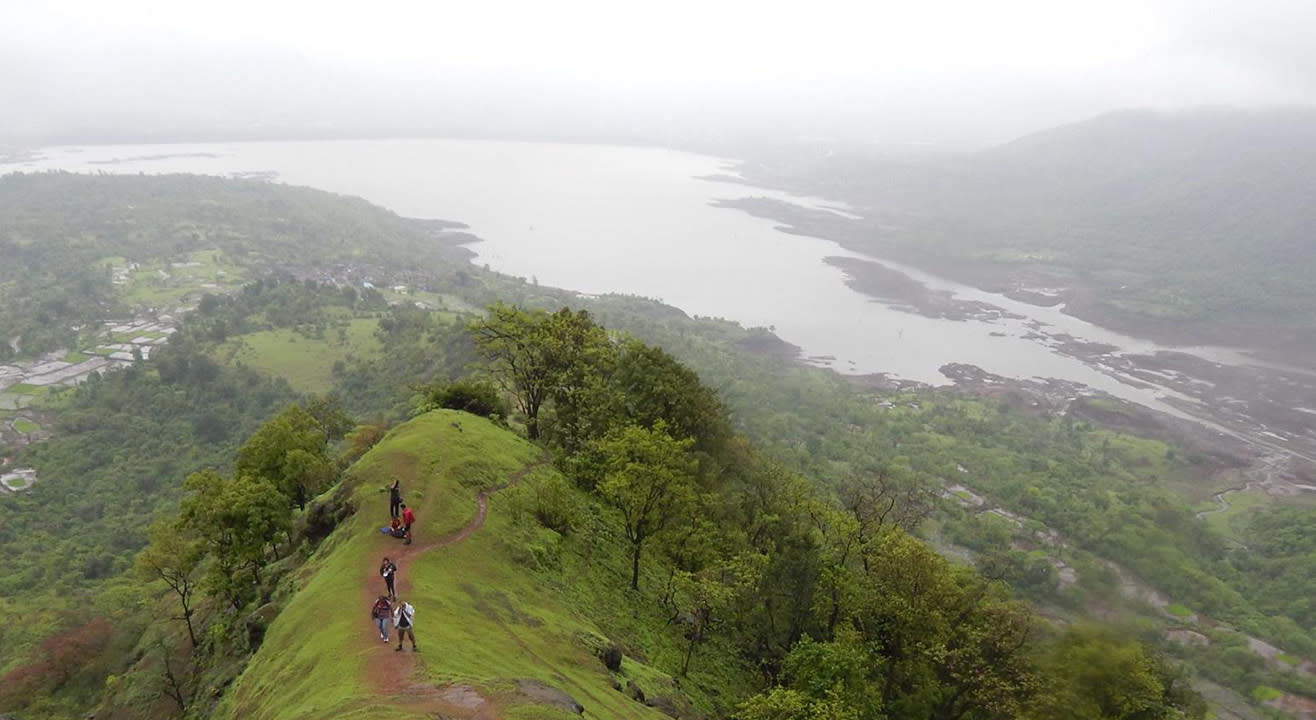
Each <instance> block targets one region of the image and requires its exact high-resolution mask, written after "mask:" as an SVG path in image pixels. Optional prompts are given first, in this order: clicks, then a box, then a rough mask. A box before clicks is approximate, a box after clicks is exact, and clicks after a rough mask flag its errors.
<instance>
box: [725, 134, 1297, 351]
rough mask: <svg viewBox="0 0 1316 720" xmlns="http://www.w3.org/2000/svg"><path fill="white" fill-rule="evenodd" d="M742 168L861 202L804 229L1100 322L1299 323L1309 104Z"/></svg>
mask: <svg viewBox="0 0 1316 720" xmlns="http://www.w3.org/2000/svg"><path fill="white" fill-rule="evenodd" d="M747 170H748V174H749V176H750V177H752V178H756V179H759V180H764V181H768V182H773V183H780V184H784V185H788V186H792V187H795V188H798V189H803V190H808V191H809V192H812V193H816V194H820V195H825V196H827V197H835V198H838V199H845V200H847V201H848V202H850V203H851V204H853V205H854V206H855V207H857V208H859V209H860V210H861V211H862V213H863V214H864V216H865V218H864V219H863V220H862V221H854V222H852V221H843V220H841V219H840V218H836V217H835V216H832V217H830V218H826V217H818V218H815V219H809V220H804V221H802V224H801V227H804V228H807V229H808V230H809V231H810V232H821V233H822V234H824V236H828V237H835V238H837V239H839V240H841V241H842V242H845V243H846V244H848V245H850V246H851V247H855V248H858V249H862V250H866V251H869V252H873V253H875V254H877V255H879V256H881V255H895V256H896V257H904V258H908V259H911V260H914V261H915V262H920V261H921V262H926V263H929V264H931V265H933V266H934V267H936V268H938V269H940V270H942V271H943V272H948V273H950V274H952V275H956V276H959V277H961V278H963V279H965V280H968V281H969V282H973V283H976V284H978V285H980V286H986V287H990V288H993V289H998V290H1003V291H1011V290H1015V289H1019V288H1025V289H1043V290H1046V291H1048V292H1054V291H1056V290H1065V292H1064V293H1063V295H1064V298H1065V300H1066V301H1067V302H1068V308H1069V309H1070V311H1071V312H1074V313H1075V314H1078V315H1080V316H1081V317H1085V318H1088V319H1093V320H1096V321H1098V322H1099V323H1100V324H1103V325H1107V326H1113V327H1122V328H1125V329H1130V330H1135V331H1140V332H1144V333H1150V334H1152V335H1153V336H1158V337H1166V338H1168V339H1171V340H1177V341H1193V340H1195V341H1197V342H1204V341H1209V342H1216V343H1221V344H1232V343H1240V342H1255V343H1256V344H1259V345H1262V346H1265V347H1271V348H1285V349H1288V350H1296V351H1302V350H1305V349H1310V348H1311V339H1312V338H1313V337H1316V333H1314V332H1313V329H1316V326H1313V324H1312V320H1311V318H1312V316H1313V312H1312V311H1313V310H1316V288H1314V287H1313V285H1312V283H1310V282H1309V281H1308V278H1310V277H1312V275H1313V273H1314V272H1316V245H1314V244H1313V243H1312V242H1310V228H1311V227H1312V225H1313V223H1314V222H1316V209H1313V207H1312V204H1311V203H1310V202H1308V198H1310V197H1311V196H1312V195H1313V193H1314V192H1316V180H1313V178H1316V112H1313V111H1311V110H1306V109H1294V110H1272V111H1242V110H1223V109H1220V110H1198V111H1181V112H1174V113H1157V112H1150V111H1146V112H1121V113H1115V114H1111V115H1106V116H1102V117H1098V118H1095V119H1093V120H1089V121H1086V122H1080V123H1076V124H1073V125H1068V126H1063V127H1059V128H1054V129H1051V130H1047V131H1043V132H1039V133H1036V134H1034V135H1029V136H1027V137H1024V138H1021V139H1019V140H1016V141H1014V142H1011V143H1007V144H1005V145H1002V146H1000V147H997V148H993V149H991V150H988V151H985V152H981V153H977V154H972V155H966V156H943V157H938V158H935V159H921V158H892V157H883V156H877V155H874V154H872V153H870V152H867V151H863V150H855V151H853V152H841V153H835V154H828V155H827V156H825V157H818V158H806V159H801V158H785V159H783V158H777V159H773V160H772V161H771V162H767V163H763V164H762V165H755V164H750V165H749V167H748V168H747ZM766 212H768V213H769V214H772V211H771V210H766ZM1255 325H1259V326H1261V329H1256V328H1254V327H1253V326H1255ZM1295 357H1300V355H1297V354H1296V353H1295Z"/></svg>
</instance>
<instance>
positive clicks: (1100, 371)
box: [0, 139, 1251, 416]
mask: <svg viewBox="0 0 1316 720" xmlns="http://www.w3.org/2000/svg"><path fill="white" fill-rule="evenodd" d="M729 166H730V162H729V161H727V160H724V159H719V158H714V157H709V156H704V155H696V154H691V153H683V152H676V151H671V150H666V149H659V148H640V147H614V146H598V145H571V144H553V143H536V142H505V141H477V140H434V139H425V140H335V141H307V142H228V143H199V144H169V145H104V146H87V147H55V148H46V149H44V150H42V151H41V156H40V157H38V158H37V159H35V160H32V161H31V162H20V163H13V164H10V165H4V166H0V170H20V171H37V170H47V169H62V170H70V171H77V172H109V173H138V172H146V173H173V172H187V173H204V174H211V175H221V176H265V177H271V178H274V179H276V180H277V181H280V182H286V183H290V184H296V185H307V186H311V187H316V188H321V189H324V190H329V191H332V192H336V193H343V194H348V195H357V196H360V197H363V198H366V199H368V200H370V201H372V202H374V203H377V204H379V205H382V206H384V207H387V208H389V209H391V210H393V211H395V212H397V213H399V214H401V215H405V216H411V217H422V218H443V219H447V220H456V221H460V222H464V223H467V224H469V225H470V226H471V231H472V232H473V233H475V234H476V235H478V236H480V237H481V238H483V242H480V243H476V244H473V245H471V249H472V250H474V251H475V252H477V253H478V254H479V257H478V259H477V260H476V262H477V263H482V264H483V263H487V264H488V265H490V266H491V267H492V268H493V269H495V270H499V271H501V272H505V273H508V274H511V275H515V276H522V277H525V278H527V279H534V280H536V281H538V282H539V283H542V284H546V285H554V286H558V287H563V288H570V289H573V290H577V291H581V292H586V293H592V294H598V293H608V292H620V293H630V294H637V295H643V296H647V297H652V298H657V299H659V300H662V301H664V302H666V303H668V304H671V305H674V306H676V307H679V308H681V309H682V310H684V311H686V312H687V313H690V314H692V315H703V316H713V317H722V318H727V319H730V320H735V321H737V322H740V323H742V324H744V325H747V326H764V327H772V328H773V329H775V331H776V333H777V334H778V335H779V336H780V337H781V338H783V339H784V340H786V341H788V342H791V343H794V344H795V345H798V346H800V347H801V348H802V349H803V354H804V355H805V356H806V357H810V358H812V361H813V362H816V363H819V364H826V365H829V366H831V367H833V368H835V369H836V370H838V371H840V372H845V373H875V372H881V373H887V374H890V375H892V376H896V377H900V378H905V379H910V380H917V381H921V382H926V383H931V384H944V383H945V382H946V378H944V377H943V376H942V375H941V374H940V373H939V372H938V370H937V369H938V368H939V367H940V366H942V365H943V364H946V363H951V362H958V363H969V364H972V365H977V366H979V367H981V368H983V369H984V370H987V371H989V372H992V373H996V374H999V375H1004V376H1007V377H1013V378H1031V377H1040V378H1059V379H1064V380H1071V381H1076V382H1080V383H1083V384H1085V385H1087V386H1090V387H1093V388H1096V389H1100V390H1104V391H1106V392H1109V393H1111V394H1113V395H1116V396H1119V397H1123V398H1126V399H1130V400H1134V401H1136V402H1139V403H1142V404H1144V405H1148V406H1152V407H1156V408H1158V409H1161V410H1164V411H1167V412H1172V413H1174V414H1176V415H1180V416H1182V415H1183V413H1182V412H1181V411H1180V410H1179V409H1177V408H1175V407H1172V406H1170V405H1167V404H1166V403H1164V402H1163V401H1162V400H1163V399H1164V398H1165V397H1167V396H1173V397H1177V398H1178V400H1179V401H1180V402H1181V403H1185V402H1189V399H1187V398H1184V397H1183V396H1179V395H1178V394H1177V393H1175V391H1174V390H1171V389H1170V388H1168V387H1163V386H1154V385H1153V386H1150V387H1149V386H1147V385H1146V384H1134V383H1132V382H1130V379H1129V378H1128V377H1125V376H1123V375H1122V374H1121V372H1120V371H1119V369H1118V368H1117V367H1116V366H1115V365H1103V364H1099V363H1091V364H1090V363H1089V362H1088V361H1085V360H1084V359H1080V358H1078V357H1074V356H1071V355H1067V354H1065V353H1064V352H1062V351H1060V349H1059V347H1058V346H1059V345H1060V344H1061V343H1060V342H1059V341H1058V340H1056V339H1055V338H1054V336H1056V335H1060V334H1066V335H1070V336H1073V337H1076V338H1081V339H1084V340H1089V341H1093V342H1100V343H1106V344H1110V345H1114V346H1117V347H1118V348H1120V349H1121V350H1122V351H1126V352H1136V353H1151V352H1156V351H1158V350H1161V349H1164V348H1161V347H1160V346H1157V345H1155V344H1153V343H1150V342H1147V341H1144V340H1139V339H1135V338H1132V337H1127V336H1124V335H1121V334H1118V333H1114V332H1112V331H1109V330H1106V329H1103V328H1100V327H1096V326H1094V325H1091V324H1089V323H1086V322H1084V321H1081V320H1078V319H1076V318H1072V317H1069V316H1067V315H1064V314H1062V313H1060V312H1059V311H1058V310H1057V309H1056V308H1039V307H1034V306H1032V305H1028V304H1026V303H1020V302H1016V301H1013V300H1010V299H1008V298H1005V297H1003V296H1000V295H996V294H992V293H986V292H983V291H980V290H977V289H975V288H971V287H967V286H964V285H961V284H959V283H955V282H951V281H948V280H945V279H943V278H937V277H934V276H930V275H928V274H926V273H921V272H919V271H917V270H915V269H913V268H905V267H902V266H899V265H895V264H893V263H886V264H887V265H888V266H891V267H894V268H896V269H899V270H902V271H903V272H906V273H907V274H909V275H911V276H913V277H914V278H915V279H917V280H919V281H920V282H923V283H924V284H926V285H928V286H929V287H932V288H934V289H938V290H946V291H949V292H951V293H953V294H954V295H955V296H956V297H958V298H963V299H967V300H977V301H981V302H987V303H990V304H992V305H996V306H997V307H1000V308H1002V309H1004V310H1007V311H1008V312H1009V313H1012V314H1015V315H1018V316H1019V317H1018V318H998V319H992V320H980V319H979V320H975V319H970V320H945V319H936V318H930V317H924V316H920V315H917V314H913V313H911V312H908V311H907V310H904V309H901V308H900V307H898V306H897V305H894V304H891V303H887V302H882V301H878V300H875V299H873V298H870V297H868V296H865V295H862V294H860V293H859V292H856V291H854V290H851V289H850V288H849V287H848V286H847V285H846V284H845V277H844V275H843V274H842V272H841V271H840V270H839V269H837V268H834V267H832V266H830V265H827V264H825V263H824V262H823V258H825V257H827V256H848V257H864V256H860V255H857V254H855V253H853V252H850V251H848V250H845V249H843V248H841V247H840V246H838V245H837V244H836V243H834V242H831V241H828V240H822V239H817V238H811V237H803V236H799V235H793V234H787V233H783V232H780V231H778V230H777V229H776V227H775V224H774V223H773V222H771V221H769V220H765V219H760V218H755V217H752V216H750V215H748V214H746V213H744V212H741V211H739V210H734V209H726V208H717V207H713V206H711V205H710V203H711V202H713V201H716V200H719V199H727V198H740V197H746V196H763V197H770V198H774V199H777V200H783V201H787V202H793V203H797V204H801V205H805V206H807V207H811V208H815V209H819V210H827V209H828V208H832V209H831V210H830V211H835V212H840V213H842V214H844V213H845V212H846V209H845V208H844V207H842V206H840V205H838V204H835V203H829V202H828V201H826V200H824V199H820V198H803V197H797V196H792V195H788V194H785V193H781V192H776V191H772V190H761V189H757V188H749V187H746V186H743V185H739V184H735V183H728V182H719V181H715V180H710V179H702V178H703V176H708V175H714V174H723V175H725V174H726V173H728V172H729V170H728V167H729ZM867 259H872V258H867ZM884 262H885V261H884ZM1188 351H1189V352H1194V353H1196V354H1199V355H1202V356H1204V357H1208V358H1209V359H1211V360H1213V361H1216V362H1226V363H1247V362H1251V361H1250V360H1249V359H1248V358H1246V357H1244V356H1242V355H1240V354H1238V353H1234V352H1232V351H1228V350H1225V349H1220V348H1191V349H1188ZM1144 380H1145V378H1144Z"/></svg>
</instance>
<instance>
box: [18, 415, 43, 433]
mask: <svg viewBox="0 0 1316 720" xmlns="http://www.w3.org/2000/svg"><path fill="white" fill-rule="evenodd" d="M13 428H14V432H19V433H23V434H24V435H29V434H31V433H34V432H37V431H38V430H40V429H41V426H40V425H38V424H36V423H34V422H32V421H31V420H28V419H27V418H18V419H17V420H15V421H14V422H13Z"/></svg>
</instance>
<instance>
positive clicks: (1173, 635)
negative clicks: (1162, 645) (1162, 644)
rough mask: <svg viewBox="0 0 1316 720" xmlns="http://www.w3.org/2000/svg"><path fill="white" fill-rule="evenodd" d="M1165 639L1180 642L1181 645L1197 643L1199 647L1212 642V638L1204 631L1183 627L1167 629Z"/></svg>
mask: <svg viewBox="0 0 1316 720" xmlns="http://www.w3.org/2000/svg"><path fill="white" fill-rule="evenodd" d="M1165 639H1166V640H1169V641H1170V642H1175V643H1179V644H1180V645H1195V646H1198V647H1206V646H1208V645H1210V644H1211V639H1210V638H1208V637H1207V636H1205V635H1203V634H1202V633H1199V632H1196V631H1194V630H1185V629H1183V628H1176V629H1174V630H1166V631H1165Z"/></svg>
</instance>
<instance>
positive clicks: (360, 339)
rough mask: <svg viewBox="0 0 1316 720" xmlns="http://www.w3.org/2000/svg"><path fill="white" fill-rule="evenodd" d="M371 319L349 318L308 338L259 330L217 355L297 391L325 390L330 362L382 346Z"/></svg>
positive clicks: (286, 331) (288, 331)
mask: <svg viewBox="0 0 1316 720" xmlns="http://www.w3.org/2000/svg"><path fill="white" fill-rule="evenodd" d="M377 324H378V322H377V321H376V320H375V319H374V318H358V319H355V320H351V321H349V322H347V323H346V325H344V326H343V327H342V328H341V333H340V332H339V330H330V331H328V332H326V333H324V336H323V337H320V338H311V337H307V336H306V335H303V334H301V333H298V332H297V331H296V330H293V329H291V328H280V329H277V330H262V331H260V332H254V333H250V334H247V335H242V336H240V337H236V338H233V339H231V340H229V341H228V342H227V343H225V344H224V345H222V346H220V347H219V349H218V350H217V351H216V355H217V357H219V358H221V359H224V360H227V361H230V362H241V363H243V364H245V365H247V366H248V367H251V368H253V369H255V370H258V371H260V372H262V373H265V374H267V375H270V376H272V377H281V378H284V379H286V380H287V381H288V383H289V384H290V385H292V387H293V389H295V390H297V391H299V392H315V393H320V392H325V391H327V390H329V388H330V386H331V385H332V384H333V367H334V363H335V362H337V361H339V360H342V359H344V358H346V357H347V356H348V355H357V356H368V355H373V354H375V353H377V352H379V351H380V350H381V349H382V346H381V345H380V343H379V341H378V340H377V339H376V338H375V335H374V331H375V327H376V326H377Z"/></svg>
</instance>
